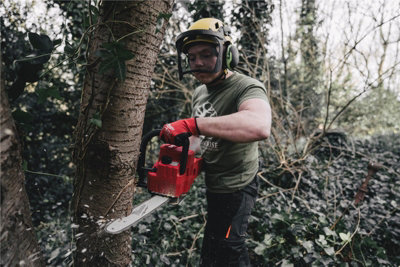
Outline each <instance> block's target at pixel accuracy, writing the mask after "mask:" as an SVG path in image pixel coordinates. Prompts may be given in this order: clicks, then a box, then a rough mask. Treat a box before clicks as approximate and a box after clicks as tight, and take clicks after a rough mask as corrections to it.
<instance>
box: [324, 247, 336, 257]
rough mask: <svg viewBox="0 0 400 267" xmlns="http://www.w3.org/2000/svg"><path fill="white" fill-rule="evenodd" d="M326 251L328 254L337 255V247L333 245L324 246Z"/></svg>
mask: <svg viewBox="0 0 400 267" xmlns="http://www.w3.org/2000/svg"><path fill="white" fill-rule="evenodd" d="M324 251H325V252H326V254H328V255H329V256H334V255H335V249H334V248H333V247H329V248H324Z"/></svg>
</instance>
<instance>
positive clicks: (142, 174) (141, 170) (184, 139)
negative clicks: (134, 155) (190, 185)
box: [137, 129, 190, 187]
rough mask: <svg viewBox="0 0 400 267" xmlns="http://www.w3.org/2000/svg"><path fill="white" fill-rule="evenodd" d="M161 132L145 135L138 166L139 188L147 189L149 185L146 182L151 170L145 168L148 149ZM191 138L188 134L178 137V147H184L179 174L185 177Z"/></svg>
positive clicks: (156, 131)
mask: <svg viewBox="0 0 400 267" xmlns="http://www.w3.org/2000/svg"><path fill="white" fill-rule="evenodd" d="M160 133H161V130H160V129H156V130H152V131H150V132H148V133H147V134H145V135H144V136H143V138H142V142H141V144H140V155H139V160H138V165H137V172H138V175H139V181H138V184H137V185H138V186H139V187H147V183H146V182H145V180H146V173H147V171H148V170H149V168H145V166H144V165H145V161H146V148H147V144H148V143H149V142H150V140H151V139H152V138H153V137H155V136H160ZM189 136H190V135H188V134H180V135H178V136H176V145H177V146H182V155H181V159H180V163H179V174H180V175H183V174H184V173H185V171H186V163H187V159H188V153H189V145H190V142H189Z"/></svg>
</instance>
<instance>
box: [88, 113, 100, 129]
mask: <svg viewBox="0 0 400 267" xmlns="http://www.w3.org/2000/svg"><path fill="white" fill-rule="evenodd" d="M89 123H92V124H94V125H96V126H97V127H99V128H101V127H102V126H103V122H102V121H101V117H100V114H99V113H98V112H96V113H95V114H94V115H93V118H91V119H90V120H89Z"/></svg>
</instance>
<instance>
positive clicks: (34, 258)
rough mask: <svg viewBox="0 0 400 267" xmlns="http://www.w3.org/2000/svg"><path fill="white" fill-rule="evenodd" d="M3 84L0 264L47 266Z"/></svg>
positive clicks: (0, 148)
mask: <svg viewBox="0 0 400 267" xmlns="http://www.w3.org/2000/svg"><path fill="white" fill-rule="evenodd" d="M0 65H1V59H0ZM2 77H3V76H2ZM0 83H1V84H0V91H1V96H0V97H1V98H0V100H1V104H0V141H1V143H0V153H1V159H0V165H1V168H0V187H1V193H0V197H1V206H0V213H1V225H0V243H1V255H0V265H1V266H44V264H43V261H42V254H41V251H40V248H39V245H38V243H37V240H36V236H35V231H34V229H33V226H32V218H31V212H30V209H29V200H28V196H27V194H26V191H25V183H24V182H25V175H24V172H23V170H22V157H21V146H20V142H19V139H18V134H17V131H16V128H15V123H14V120H13V118H12V116H11V110H10V106H9V104H8V98H7V95H6V92H5V88H4V80H3V79H1V82H0Z"/></svg>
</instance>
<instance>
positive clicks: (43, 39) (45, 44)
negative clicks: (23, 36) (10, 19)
mask: <svg viewBox="0 0 400 267" xmlns="http://www.w3.org/2000/svg"><path fill="white" fill-rule="evenodd" d="M28 37H29V42H30V43H31V45H32V47H33V48H35V49H38V50H43V51H47V52H51V51H52V50H53V47H54V46H53V42H52V41H51V40H50V37H49V36H47V35H45V34H41V35H39V34H37V33H33V32H29V33H28Z"/></svg>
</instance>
